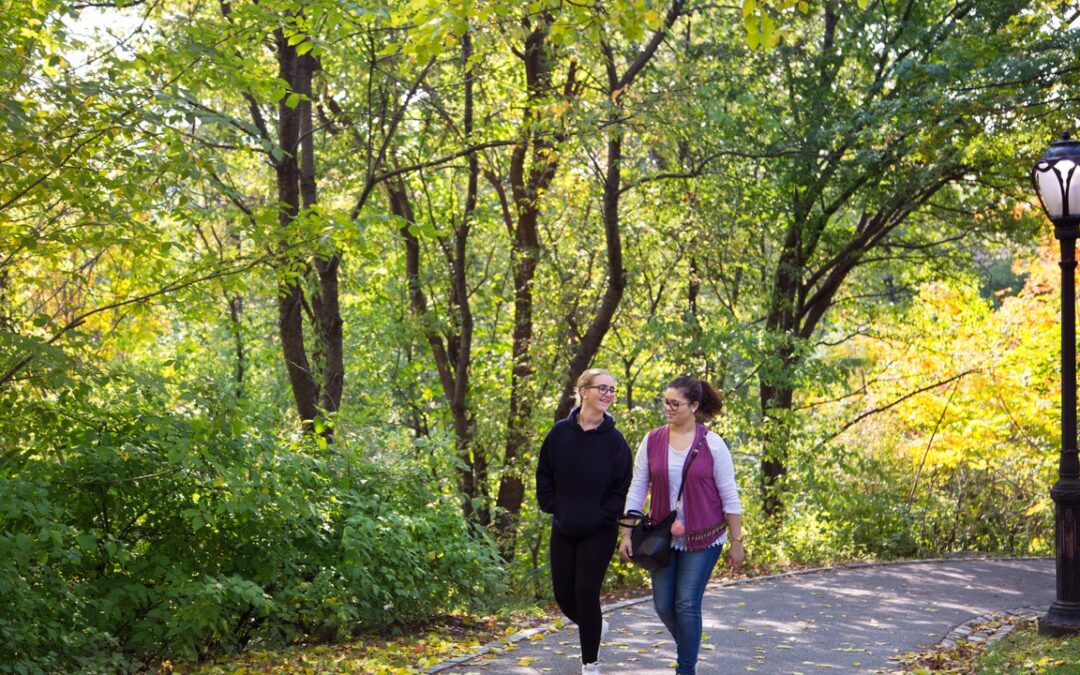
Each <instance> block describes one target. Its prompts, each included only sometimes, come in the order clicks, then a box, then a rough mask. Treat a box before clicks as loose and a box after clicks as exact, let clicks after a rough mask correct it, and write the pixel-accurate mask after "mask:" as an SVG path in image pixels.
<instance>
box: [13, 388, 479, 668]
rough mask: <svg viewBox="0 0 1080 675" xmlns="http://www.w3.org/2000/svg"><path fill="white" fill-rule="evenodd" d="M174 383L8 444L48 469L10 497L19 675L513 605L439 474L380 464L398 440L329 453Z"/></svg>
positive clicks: (117, 397)
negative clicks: (501, 601)
mask: <svg viewBox="0 0 1080 675" xmlns="http://www.w3.org/2000/svg"><path fill="white" fill-rule="evenodd" d="M164 384H165V383H164V382H163V381H162V380H161V379H160V378H158V377H156V376H152V375H148V374H145V373H132V374H129V375H126V376H122V375H113V376H109V377H105V376H101V377H100V379H99V382H98V387H99V389H98V392H97V396H87V397H83V398H80V399H78V400H77V401H76V400H70V399H67V398H66V397H60V400H63V401H64V402H63V403H62V404H56V405H55V406H52V412H53V413H54V414H60V415H62V416H63V417H64V418H65V420H66V423H65V424H64V425H63V426H62V427H59V428H53V429H48V428H47V427H45V426H37V425H38V424H40V422H39V420H43V419H44V418H46V417H47V415H46V414H45V411H44V410H39V411H37V414H36V415H35V414H34V411H33V410H31V409H23V410H20V412H21V413H23V414H21V415H20V416H19V419H20V424H19V426H18V429H16V428H15V427H14V426H10V425H9V426H6V427H5V429H4V432H5V434H6V439H7V441H8V443H9V444H10V445H17V446H21V448H22V450H23V454H24V455H25V456H29V457H32V459H30V460H28V461H27V462H26V463H25V464H24V465H23V467H22V469H21V470H20V471H18V472H17V473H16V474H15V475H14V476H8V477H5V478H4V479H3V487H4V489H3V491H2V492H0V497H2V501H0V507H2V509H3V514H4V523H5V525H4V531H3V533H2V535H0V536H2V537H3V543H4V544H5V545H4V548H3V550H4V555H5V562H6V563H9V564H5V565H4V566H3V570H4V571H3V576H2V577H0V595H2V598H3V600H4V602H3V605H2V607H3V609H2V610H0V612H2V614H0V631H2V635H3V637H4V638H5V644H6V645H7V646H8V647H9V648H10V649H12V650H13V654H14V656H15V658H14V660H10V661H9V660H5V665H4V667H5V668H12V669H18V668H24V669H25V668H29V669H30V670H31V671H33V670H35V669H40V670H41V671H57V670H71V669H78V670H83V671H100V672H107V671H112V670H120V669H127V668H144V667H148V666H152V665H154V664H155V663H156V662H157V661H159V660H161V659H164V658H183V659H196V658H201V657H204V656H205V655H207V654H211V653H214V652H218V651H235V650H239V649H242V648H244V647H245V646H246V645H247V644H249V643H252V642H258V643H262V644H280V643H283V642H287V641H291V640H293V639H297V638H304V639H335V638H342V637H345V636H348V635H350V634H352V633H353V632H354V631H357V630H364V629H372V628H377V627H380V626H385V625H387V624H390V623H393V622H397V621H410V620H414V619H417V618H421V617H424V616H428V615H430V614H432V613H439V612H444V611H450V610H453V609H457V608H463V607H475V606H480V605H482V604H483V603H484V602H485V601H486V599H488V598H490V597H491V596H492V593H493V591H494V590H495V589H497V588H498V577H497V573H496V569H497V568H496V566H495V559H494V557H493V553H492V549H491V546H490V544H489V542H488V541H487V540H486V539H485V538H484V536H483V535H481V534H479V533H477V532H475V531H473V530H471V529H470V527H469V526H467V525H466V524H465V523H464V522H463V521H462V519H461V517H460V513H459V511H458V506H457V504H456V502H455V501H454V500H452V499H448V498H447V497H445V496H443V495H441V494H440V493H439V492H438V491H434V490H433V489H432V485H431V484H430V483H429V482H427V481H425V480H423V478H422V477H423V476H424V475H426V474H425V471H424V470H423V469H422V467H419V466H417V465H414V463H413V462H412V461H411V460H408V459H400V460H398V461H395V462H392V463H389V464H374V463H372V462H370V461H368V460H366V459H364V458H363V457H364V455H365V454H366V443H368V442H379V438H380V437H379V436H374V437H372V438H368V439H363V441H364V442H361V439H357V440H356V442H355V444H352V443H348V442H342V443H340V444H339V445H338V446H337V448H336V449H335V451H334V452H333V453H327V452H325V451H320V450H318V449H317V448H316V447H315V445H314V441H312V440H310V439H303V438H302V439H298V440H289V439H287V438H281V437H276V436H275V435H273V434H266V433H260V432H259V431H258V430H257V428H249V427H248V426H247V424H246V423H245V420H244V418H243V417H241V416H240V415H241V414H242V413H241V411H240V410H237V409H231V410H230V409H229V408H227V407H226V406H223V405H221V404H218V403H214V402H213V401H215V400H218V399H220V397H219V396H218V392H217V390H216V389H215V388H214V387H213V386H211V385H212V383H207V384H204V385H201V386H194V387H191V388H187V387H182V388H181V391H180V393H179V397H178V402H179V403H180V404H179V405H177V404H175V403H170V397H169V396H168V395H167V394H166V392H165V387H164ZM226 386H227V383H226ZM223 400H225V401H227V400H228V399H227V398H226V399H223ZM40 432H48V433H40ZM14 434H20V436H15V435H14ZM60 460H62V461H60ZM418 469H420V470H419V471H418ZM29 616H34V617H38V619H39V620H36V621H28V620H27V617H29ZM20 664H21V665H20Z"/></svg>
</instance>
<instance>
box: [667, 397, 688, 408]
mask: <svg viewBox="0 0 1080 675" xmlns="http://www.w3.org/2000/svg"><path fill="white" fill-rule="evenodd" d="M684 405H690V402H689V401H672V400H671V399H670V398H665V399H664V407H665V408H667V409H668V410H678V409H679V408H680V407H682V406H684Z"/></svg>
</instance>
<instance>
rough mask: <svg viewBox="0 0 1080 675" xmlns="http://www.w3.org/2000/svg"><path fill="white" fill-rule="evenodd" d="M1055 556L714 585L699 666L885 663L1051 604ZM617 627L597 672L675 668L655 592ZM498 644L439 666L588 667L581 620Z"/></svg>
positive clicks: (703, 669) (651, 673) (735, 668)
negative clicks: (968, 627) (972, 624)
mask: <svg viewBox="0 0 1080 675" xmlns="http://www.w3.org/2000/svg"><path fill="white" fill-rule="evenodd" d="M1054 597H1055V576H1054V561H1053V560H1043V559H1004V560H1002V559H999V560H990V559H961V560H948V561H926V562H909V563H896V564H885V565H866V566H854V567H841V568H834V569H826V570H817V571H810V572H801V573H793V574H785V575H776V576H771V577H762V578H758V579H746V580H740V581H736V582H729V583H724V582H719V583H714V584H713V585H711V586H710V587H709V590H708V591H707V592H706V594H705V602H704V606H703V613H704V632H705V633H706V635H707V637H706V639H705V641H704V642H703V644H702V650H701V659H700V661H699V664H698V673H699V674H700V675H715V674H718V673H725V674H735V673H747V672H759V673H763V674H766V675H774V674H775V675H779V674H794V673H802V674H804V675H811V674H812V673H889V672H892V671H894V670H896V665H895V663H891V662H890V658H892V657H896V656H897V655H900V654H904V653H907V652H911V651H917V650H921V649H925V648H927V647H931V646H934V645H936V644H938V643H939V642H941V641H942V639H943V638H945V637H946V635H947V634H948V633H949V631H950V630H951V629H953V628H954V627H956V626H957V625H958V624H961V623H964V622H966V621H969V620H971V619H974V618H976V617H979V616H982V615H986V614H991V613H995V612H1004V611H1007V610H1016V609H1020V608H1032V607H1039V608H1045V607H1048V606H1049V605H1050V603H1051V602H1052V601H1053V600H1054ZM604 616H605V618H607V619H608V621H609V622H610V623H611V631H610V632H609V633H608V636H607V639H606V640H605V642H604V643H603V645H601V648H600V663H601V667H602V671H603V672H604V673H605V675H606V674H609V673H634V674H641V675H660V674H661V673H664V674H670V673H672V672H673V671H674V662H675V644H674V642H673V641H672V640H671V637H670V636H669V635H668V634H667V632H666V631H665V630H664V628H663V625H662V624H661V623H660V621H659V619H657V618H656V615H655V613H654V612H653V608H652V602H651V598H638V599H635V600H629V601H625V602H621V603H617V604H615V605H613V606H612V607H610V608H605V613H604ZM498 651H499V652H500V653H494V652H488V653H487V654H484V655H481V656H478V657H475V658H471V659H469V660H468V661H464V662H461V663H456V664H453V663H446V664H443V665H442V666H437V667H436V668H434V669H433V671H434V672H444V673H452V674H454V675H461V674H462V673H477V674H480V673H483V674H485V675H486V674H499V675H501V674H503V673H508V674H512V675H519V674H520V675H525V674H533V673H552V674H553V675H571V674H575V673H580V672H581V661H580V660H579V653H580V652H579V649H578V641H577V629H576V627H575V626H573V625H572V624H570V625H568V626H567V627H565V628H563V629H561V630H543V629H541V630H538V631H536V632H534V633H533V634H531V635H529V636H528V637H525V638H524V639H519V640H518V641H516V642H514V643H512V644H509V645H503V647H502V648H500V649H498Z"/></svg>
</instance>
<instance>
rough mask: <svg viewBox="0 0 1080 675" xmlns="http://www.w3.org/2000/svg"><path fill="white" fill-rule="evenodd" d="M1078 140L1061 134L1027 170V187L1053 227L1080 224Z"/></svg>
mask: <svg viewBox="0 0 1080 675" xmlns="http://www.w3.org/2000/svg"><path fill="white" fill-rule="evenodd" d="M1078 168H1080V141H1074V140H1072V139H1071V138H1069V134H1065V135H1064V136H1063V137H1062V139H1061V140H1060V141H1057V142H1055V143H1054V144H1052V145H1051V146H1050V149H1049V150H1047V151H1046V154H1044V155H1043V156H1042V157H1041V158H1040V159H1039V161H1038V162H1036V163H1035V166H1034V167H1033V168H1032V169H1031V184H1032V187H1034V188H1035V194H1036V195H1038V197H1039V202H1040V203H1041V204H1042V207H1043V210H1044V211H1046V215H1047V217H1048V218H1050V221H1051V222H1052V223H1054V225H1055V226H1059V227H1060V226H1067V225H1071V226H1075V225H1077V224H1080V170H1078Z"/></svg>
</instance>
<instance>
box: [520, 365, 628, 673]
mask: <svg viewBox="0 0 1080 675" xmlns="http://www.w3.org/2000/svg"><path fill="white" fill-rule="evenodd" d="M615 393H616V390H615V379H614V378H613V377H612V376H611V373H609V372H607V371H606V370H601V369H599V368H591V369H589V370H586V371H585V372H584V373H582V374H581V376H580V377H579V378H578V380H577V387H576V389H575V395H576V398H577V406H576V407H575V408H574V409H573V410H572V411H570V415H569V416H568V417H567V418H566V419H563V420H559V421H558V422H556V423H555V426H553V427H552V428H551V431H549V432H548V435H547V438H545V439H544V444H543V445H542V446H541V447H540V461H539V463H538V464H537V467H536V501H537V502H538V503H539V504H540V510H541V511H543V512H545V513H550V514H551V546H550V555H551V586H552V590H553V591H554V594H555V601H556V602H558V603H559V609H561V610H562V613H563V614H565V615H566V617H567V618H568V619H570V620H571V621H573V622H574V623H576V624H577V626H578V638H579V640H580V641H581V672H582V673H588V674H590V675H595V674H597V673H599V672H600V667H599V665H598V663H597V655H598V652H599V650H600V639H601V637H602V633H603V631H604V628H606V626H605V623H606V622H604V619H603V616H602V614H601V612H600V588H601V586H602V585H603V583H604V574H605V573H606V572H607V568H608V565H609V564H610V563H611V554H612V552H614V550H615V543H616V538H617V536H618V527H617V524H618V520H619V515H620V514H621V513H622V506H623V501H624V500H625V499H626V490H627V488H628V487H629V486H630V476H631V471H632V469H631V463H632V458H631V456H630V446H629V445H627V444H626V439H625V438H623V435H622V433H620V432H619V430H618V429H616V428H615V418H614V417H612V416H611V415H609V414H608V412H607V409H608V407H609V406H611V404H612V403H613V402H614V401H615Z"/></svg>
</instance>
